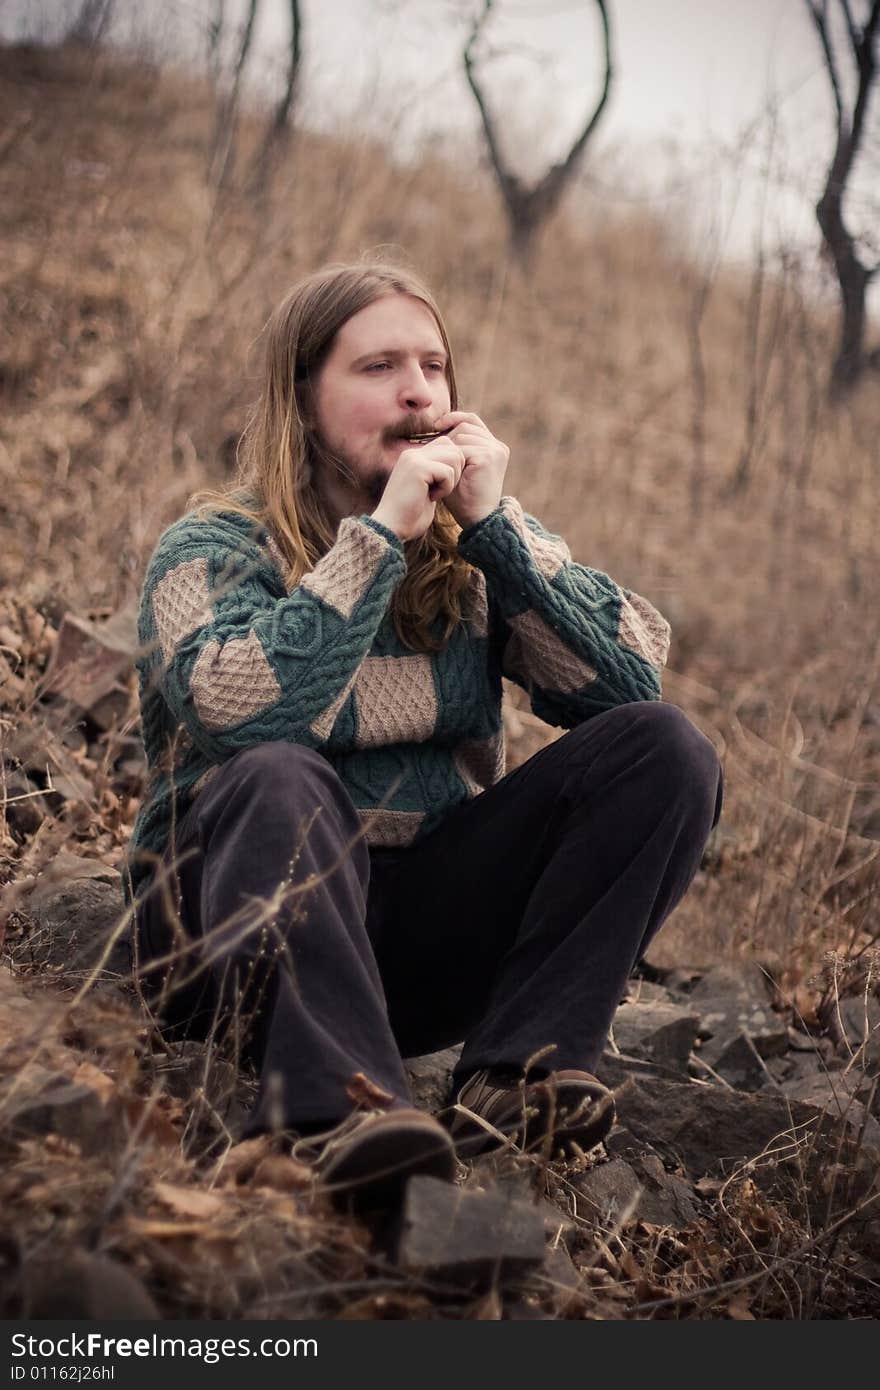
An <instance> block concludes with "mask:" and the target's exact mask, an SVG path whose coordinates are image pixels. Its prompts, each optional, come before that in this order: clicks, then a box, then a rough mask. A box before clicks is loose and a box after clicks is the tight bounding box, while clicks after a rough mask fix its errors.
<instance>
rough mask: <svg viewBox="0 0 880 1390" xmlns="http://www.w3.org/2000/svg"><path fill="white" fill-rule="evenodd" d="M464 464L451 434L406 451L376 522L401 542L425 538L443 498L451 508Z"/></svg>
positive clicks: (381, 505) (463, 458)
mask: <svg viewBox="0 0 880 1390" xmlns="http://www.w3.org/2000/svg"><path fill="white" fill-rule="evenodd" d="M474 418H476V417H474ZM464 463H465V455H464V451H463V450H462V449H461V448H459V446H458V445H457V444H454V443H453V442H452V440H451V439H450V437H449V436H448V435H444V436H443V437H442V438H440V439H432V440H431V441H430V442H429V443H427V444H418V445H414V447H413V448H412V449H404V451H403V453H402V454H401V455H400V457H399V458H398V460H397V462H396V463H395V465H394V468H393V469H392V471H391V474H390V476H389V478H388V482H387V483H386V484H385V491H384V492H383V494H382V500H381V502H380V503H379V505H378V507H377V508H376V510H375V511H374V512H373V520H374V521H379V522H381V523H382V525H383V526H387V527H388V529H389V530H391V531H394V533H395V534H396V535H398V536H399V537H400V539H401V540H402V541H414V540H416V539H417V538H418V537H419V536H423V535H424V534H425V532H426V531H427V529H428V527H429V526H430V525H431V522H432V521H433V520H434V512H435V511H436V509H437V503H438V502H439V501H440V500H441V498H445V499H446V502H447V506H448V505H449V496H450V493H452V492H453V491H454V489H455V488H456V487H457V486H458V481H459V478H460V477H461V473H462V469H463V468H464Z"/></svg>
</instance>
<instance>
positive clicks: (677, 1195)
mask: <svg viewBox="0 0 880 1390" xmlns="http://www.w3.org/2000/svg"><path fill="white" fill-rule="evenodd" d="M572 1186H573V1187H574V1188H575V1189H576V1191H577V1193H578V1198H577V1207H578V1215H579V1216H583V1217H587V1218H590V1219H592V1220H598V1221H600V1222H601V1224H602V1225H605V1226H608V1225H611V1226H613V1225H616V1224H617V1223H618V1222H619V1221H622V1220H624V1219H627V1220H628V1219H631V1218H633V1217H636V1218H638V1220H640V1221H647V1222H649V1223H650V1224H651V1225H652V1226H668V1227H670V1228H671V1229H672V1230H682V1229H683V1228H684V1227H685V1226H691V1225H693V1223H694V1222H695V1221H696V1220H697V1219H698V1217H699V1211H698V1209H697V1206H696V1203H695V1201H694V1193H693V1188H692V1187H691V1185H690V1183H688V1182H686V1181H685V1180H684V1179H683V1178H679V1177H676V1176H675V1174H672V1173H667V1172H666V1170H665V1168H664V1167H663V1164H662V1163H661V1161H660V1159H659V1158H658V1157H657V1156H656V1154H644V1155H642V1156H641V1157H639V1158H633V1159H632V1160H631V1161H627V1160H626V1159H624V1158H612V1159H611V1161H610V1162H609V1163H598V1164H597V1165H596V1167H595V1168H591V1169H590V1170H589V1172H587V1173H583V1174H581V1175H579V1176H578V1177H576V1178H574V1179H573V1180H572Z"/></svg>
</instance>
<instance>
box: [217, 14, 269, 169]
mask: <svg viewBox="0 0 880 1390" xmlns="http://www.w3.org/2000/svg"><path fill="white" fill-rule="evenodd" d="M259 5H260V0H250V3H249V5H248V12H247V18H246V19H245V22H244V27H243V29H242V33H241V41H240V43H239V46H238V57H237V58H236V60H235V68H234V70H233V74H232V86H231V88H230V90H229V94H228V96H227V97H226V99H225V100H224V101H222V102H221V103H220V108H219V110H218V112H217V121H216V124H215V127H214V144H213V153H212V159H211V165H212V171H213V173H214V180H215V182H216V184H217V187H218V188H222V186H223V184H224V183H225V182H226V177H227V174H228V172H229V165H230V160H231V156H232V145H233V138H234V135H235V124H236V119H237V115H238V98H239V92H240V90H241V79H242V74H243V73H244V69H245V64H246V63H247V60H248V54H249V53H250V51H251V42H252V40H253V37H254V25H255V23H256V19H257V11H258V9H259Z"/></svg>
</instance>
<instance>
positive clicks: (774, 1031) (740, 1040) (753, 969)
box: [687, 963, 788, 1090]
mask: <svg viewBox="0 0 880 1390" xmlns="http://www.w3.org/2000/svg"><path fill="white" fill-rule="evenodd" d="M687 997H688V1002H689V1004H690V1006H691V1008H693V1009H695V1010H696V1011H697V1012H698V1013H699V1015H700V1028H699V1037H700V1039H701V1045H700V1047H699V1050H698V1052H697V1054H696V1061H697V1066H699V1063H700V1062H705V1063H707V1064H708V1066H709V1067H711V1068H712V1070H713V1071H715V1072H717V1073H718V1074H719V1075H720V1076H722V1077H723V1078H724V1080H726V1081H728V1082H729V1083H730V1084H731V1085H733V1086H737V1085H739V1084H740V1083H742V1084H743V1086H744V1087H745V1088H746V1089H748V1090H755V1089H758V1087H759V1086H760V1085H761V1084H763V1081H764V1080H765V1079H766V1075H765V1073H764V1069H763V1068H762V1067H761V1065H760V1062H758V1061H757V1058H755V1056H754V1052H752V1049H751V1048H750V1047H749V1045H748V1042H747V1041H745V1039H746V1038H749V1039H751V1041H752V1043H753V1044H754V1050H755V1051H756V1052H757V1053H758V1056H759V1057H762V1058H766V1057H775V1056H779V1055H780V1054H781V1053H783V1052H784V1051H785V1050H786V1048H787V1047H788V1030H787V1027H786V1024H785V1022H784V1021H783V1020H782V1019H781V1018H780V1016H779V1015H778V1014H776V1013H775V1012H774V1011H773V1009H772V1007H771V1003H770V997H769V992H768V980H767V976H766V975H765V974H764V972H763V970H762V969H761V967H760V966H759V965H755V964H753V963H746V964H744V965H736V966H732V965H714V966H711V967H709V969H707V970H704V971H703V972H702V973H701V975H700V978H699V979H698V980H697V981H696V982H695V983H694V984H693V985H692V986H691V988H690V989H689V990H688V991H687Z"/></svg>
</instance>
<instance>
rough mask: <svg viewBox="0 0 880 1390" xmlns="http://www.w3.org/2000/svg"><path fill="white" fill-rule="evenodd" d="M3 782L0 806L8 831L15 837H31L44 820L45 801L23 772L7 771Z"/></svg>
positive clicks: (0, 788) (0, 787) (0, 790)
mask: <svg viewBox="0 0 880 1390" xmlns="http://www.w3.org/2000/svg"><path fill="white" fill-rule="evenodd" d="M5 781H6V792H5V798H4V799H3V800H2V802H0V805H2V809H3V811H4V812H5V815H6V820H7V823H8V825H9V827H10V829H11V830H13V831H14V832H15V833H16V834H17V835H21V836H25V835H33V834H34V832H35V831H36V830H39V828H40V826H41V825H42V823H43V821H44V820H45V818H46V812H47V810H48V807H47V806H46V802H45V799H44V798H43V797H42V796H41V794H40V792H39V791H38V790H37V788H36V787H35V786H34V784H33V782H31V780H30V778H29V777H27V776H26V775H25V773H24V772H21V771H18V770H16V769H14V768H13V769H7V770H6V773H5ZM0 792H2V786H0Z"/></svg>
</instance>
